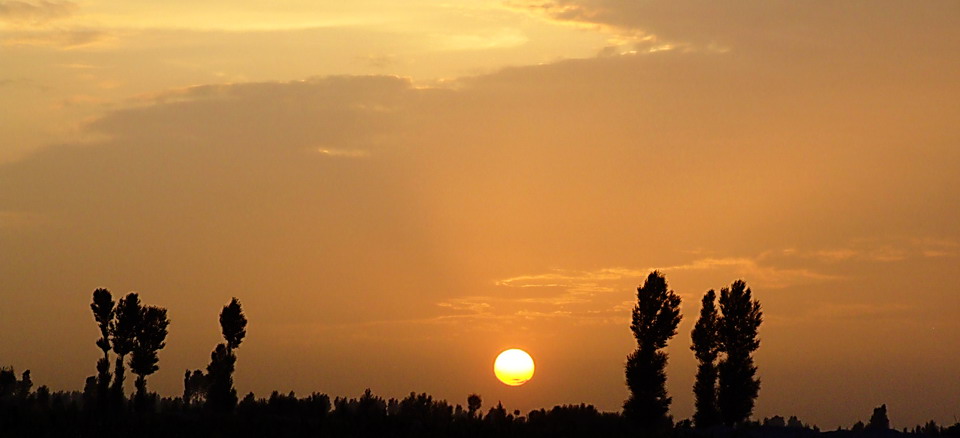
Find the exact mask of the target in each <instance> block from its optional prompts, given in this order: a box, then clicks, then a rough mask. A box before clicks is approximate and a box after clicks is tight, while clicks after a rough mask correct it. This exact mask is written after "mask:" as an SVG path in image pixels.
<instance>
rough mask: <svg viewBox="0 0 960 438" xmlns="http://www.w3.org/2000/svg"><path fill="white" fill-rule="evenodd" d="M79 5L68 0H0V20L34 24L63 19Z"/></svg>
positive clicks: (73, 12) (16, 23) (18, 23)
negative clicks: (31, 0)
mask: <svg viewBox="0 0 960 438" xmlns="http://www.w3.org/2000/svg"><path fill="white" fill-rule="evenodd" d="M77 9H79V7H78V6H77V4H76V3H74V2H70V1H47V0H40V1H34V2H28V1H16V0H15V1H2V2H0V22H6V23H10V24H14V25H21V26H23V25H26V26H36V25H42V24H46V23H48V22H50V21H54V20H59V19H63V18H66V17H69V16H71V15H73V14H75V13H76V11H77Z"/></svg>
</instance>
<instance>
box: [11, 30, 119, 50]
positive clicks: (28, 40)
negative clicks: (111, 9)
mask: <svg viewBox="0 0 960 438" xmlns="http://www.w3.org/2000/svg"><path fill="white" fill-rule="evenodd" d="M112 38H113V35H112V34H110V33H109V32H107V31H104V30H99V29H83V28H53V29H42V30H32V29H30V30H14V31H10V32H6V33H5V34H4V35H3V37H2V38H0V46H10V47H15V46H38V47H54V48H58V49H64V50H69V49H79V48H84V47H89V46H93V45H97V44H102V43H104V42H107V41H109V40H111V39H112Z"/></svg>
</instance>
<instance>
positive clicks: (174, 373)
mask: <svg viewBox="0 0 960 438" xmlns="http://www.w3.org/2000/svg"><path fill="white" fill-rule="evenodd" d="M958 22H960V2H957V1H954V0H942V1H916V2H903V1H893V0H874V1H847V2H834V1H824V0H816V1H807V2H796V1H786V0H782V1H781V0H764V1H760V0H742V1H738V2H714V1H706V0H670V1H667V0H647V1H620V0H505V1H500V0H489V1H481V0H463V1H448V2H441V1H428V0H411V1H404V2H396V1H385V0H384V1H374V0H371V1H357V2H318V1H306V0H296V1H290V0H288V1H272V2H265V1H260V0H257V1H254V0H243V1H231V2H221V1H219V0H210V1H204V2H187V1H180V0H174V1H166V2H155V1H140V0H136V1H133V0H123V1H120V0H98V1H95V0H91V1H77V2H72V1H55V0H22V1H9V0H4V1H0V114H3V117H2V118H0V133H2V139H0V279H2V281H0V303H2V305H0V365H13V366H15V367H16V368H17V369H18V370H20V369H28V368H29V369H31V370H32V371H33V376H34V377H33V378H34V381H35V382H37V384H38V385H39V384H47V385H50V386H51V387H52V388H54V389H79V388H80V387H82V384H83V380H84V378H85V377H86V376H88V375H92V374H94V373H95V363H96V358H97V356H98V355H99V350H98V349H97V348H96V346H95V345H94V342H95V340H96V339H97V337H98V331H97V327H96V325H95V323H94V321H93V318H92V315H91V314H90V310H89V302H90V298H91V293H92V291H93V290H94V289H95V288H97V287H106V288H109V289H110V290H111V291H113V292H114V295H115V296H116V295H121V294H125V293H126V292H128V291H133V290H135V291H139V292H140V293H141V297H142V299H143V300H144V301H145V302H146V303H148V304H155V305H161V306H165V307H167V308H168V309H169V314H170V318H171V320H172V323H171V326H170V336H169V337H168V346H167V348H166V349H164V350H163V351H162V352H161V353H160V358H161V361H160V371H159V372H158V373H157V374H155V375H153V376H151V378H150V380H149V382H150V387H151V389H153V390H156V391H159V392H161V393H162V394H165V395H175V394H179V393H180V392H181V391H182V386H181V385H182V376H183V370H184V369H187V368H190V369H195V368H203V367H204V366H205V365H206V363H207V362H208V360H209V353H210V351H211V349H212V348H213V347H214V346H215V344H216V343H217V340H218V339H219V336H220V335H219V327H218V325H217V313H218V312H219V309H220V307H221V306H223V305H224V304H226V303H227V302H228V301H229V299H230V297H231V296H237V297H239V298H240V299H241V300H242V302H243V305H244V309H245V311H246V313H247V316H248V318H249V320H250V325H249V327H248V338H247V340H246V342H244V344H243V347H242V348H241V349H240V350H239V352H238V355H239V362H238V369H237V375H236V386H237V389H238V391H239V392H241V393H246V392H248V391H254V392H255V393H257V394H258V395H261V396H264V395H267V394H268V393H269V391H271V390H274V389H278V390H281V391H284V392H285V391H290V390H295V391H297V393H299V394H305V393H309V392H311V391H322V392H327V393H329V394H332V395H352V396H356V395H358V394H360V393H361V392H362V391H363V389H364V388H366V387H370V388H372V389H373V390H374V392H376V393H377V394H381V395H383V396H387V397H400V396H403V395H405V394H407V393H409V392H410V391H417V392H421V391H426V392H429V393H431V394H432V395H434V396H436V397H440V398H445V399H448V400H451V401H453V402H457V403H465V399H466V396H467V395H468V394H469V393H472V392H478V393H480V394H481V395H482V396H483V399H484V402H485V405H486V407H489V406H491V405H495V404H496V401H497V400H502V401H503V403H504V406H505V407H507V408H508V409H510V410H512V409H514V408H519V409H521V410H524V411H527V410H529V409H533V408H539V407H550V406H553V405H555V404H561V403H581V402H585V403H591V404H595V405H597V406H598V407H599V408H601V409H604V410H617V409H619V408H620V405H621V404H622V402H623V400H624V399H625V397H626V393H627V390H626V387H625V385H624V377H623V363H624V361H625V357H626V355H627V353H629V352H630V350H631V349H632V348H633V339H632V337H631V334H630V331H629V328H628V326H629V321H628V320H629V309H630V306H631V305H632V304H631V302H632V300H633V299H634V295H635V288H636V287H637V285H638V283H639V282H641V281H642V279H643V278H644V277H645V275H646V274H647V273H648V272H649V270H651V269H661V270H663V271H664V272H665V274H666V276H667V279H668V281H669V282H670V285H671V287H672V288H673V289H674V290H676V291H677V292H678V293H679V294H680V295H681V297H682V298H683V300H684V301H683V314H684V320H683V322H682V323H681V325H680V334H679V335H678V336H677V337H676V338H675V339H674V340H673V341H672V343H671V345H670V348H669V352H670V355H671V357H670V364H669V367H668V390H669V392H670V395H671V396H672V397H673V400H674V401H673V406H672V413H673V415H674V418H677V419H681V418H687V417H689V416H690V415H691V414H692V411H693V401H692V395H691V387H692V384H693V377H694V373H695V361H694V358H693V354H692V352H690V351H689V344H690V341H689V333H690V330H691V328H692V325H693V322H694V320H695V318H696V314H697V312H698V310H699V298H700V296H701V295H702V294H703V293H704V292H705V291H706V290H707V289H709V288H720V287H723V286H726V285H729V284H730V283H731V282H732V281H733V280H736V279H738V278H742V279H744V280H745V281H746V282H747V283H748V285H750V286H751V287H752V288H753V290H754V294H755V296H756V297H757V298H759V299H760V300H761V302H762V304H763V307H764V314H765V317H766V319H765V322H764V325H763V326H762V327H761V330H760V334H761V338H762V345H761V348H760V350H759V351H758V353H757V363H758V366H759V369H760V371H759V374H760V378H761V381H762V388H761V391H760V398H759V400H758V404H757V409H756V410H755V414H754V417H755V418H762V417H764V416H771V415H798V416H799V417H800V418H801V419H802V420H803V421H805V422H813V423H816V424H819V425H820V426H821V427H823V428H833V427H836V426H838V425H844V426H849V425H851V424H852V423H854V422H855V421H857V420H866V419H867V416H868V415H869V413H870V412H871V409H872V408H873V407H876V406H878V405H880V404H881V403H886V404H887V405H888V407H889V409H890V416H891V421H892V424H893V425H894V426H895V427H903V426H913V425H914V424H916V423H919V422H923V421H926V420H929V419H935V420H936V421H938V422H939V423H952V422H953V421H954V416H955V415H958V414H960V400H958V398H957V394H958V393H960V378H958V372H960V366H958V365H957V364H958V363H960V342H958V340H960V277H958V272H960V271H958V268H960V226H958V224H960V172H958V171H960V124H958V123H957V121H958V120H960V81H958V79H957V78H958V77H960V26H957V25H956V23H958ZM512 347H516V348H522V349H524V350H526V351H528V352H530V353H531V355H532V356H533V358H534V360H535V361H536V366H537V371H536V376H535V377H534V378H533V379H532V380H531V381H530V382H528V383H527V384H525V385H523V386H522V387H517V388H508V387H506V386H504V385H502V384H501V383H499V382H498V381H497V380H496V378H495V377H494V375H493V373H492V364H493V360H494V358H495V357H496V355H497V354H498V353H499V352H500V351H502V350H504V349H506V348H512Z"/></svg>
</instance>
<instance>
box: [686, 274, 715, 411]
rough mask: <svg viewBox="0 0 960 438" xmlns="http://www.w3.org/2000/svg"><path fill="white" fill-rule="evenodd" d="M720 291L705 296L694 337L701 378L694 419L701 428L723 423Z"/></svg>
mask: <svg viewBox="0 0 960 438" xmlns="http://www.w3.org/2000/svg"><path fill="white" fill-rule="evenodd" d="M716 298H717V293H716V292H714V290H713V289H710V290H708V291H707V293H706V294H704V296H703V301H702V304H701V307H700V319H698V320H697V323H696V325H694V327H693V332H692V333H691V334H690V337H691V338H692V340H693V345H691V346H690V349H691V350H693V352H694V355H695V356H696V357H697V361H699V364H698V365H697V378H696V382H695V383H694V384H693V395H694V398H695V399H696V401H695V408H696V412H695V413H694V414H693V422H694V424H695V425H696V427H698V428H708V427H711V426H715V425H717V424H719V423H720V410H719V408H718V407H717V363H716V362H717V355H718V354H719V353H720V339H719V338H718V334H717V326H718V324H719V317H718V316H717V307H716V304H715V302H716Z"/></svg>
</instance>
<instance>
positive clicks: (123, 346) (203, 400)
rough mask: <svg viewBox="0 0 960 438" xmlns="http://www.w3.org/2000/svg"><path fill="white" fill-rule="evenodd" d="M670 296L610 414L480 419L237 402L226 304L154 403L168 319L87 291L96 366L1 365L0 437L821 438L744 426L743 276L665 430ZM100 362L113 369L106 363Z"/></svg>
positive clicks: (709, 305)
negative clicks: (172, 385) (54, 375)
mask: <svg viewBox="0 0 960 438" xmlns="http://www.w3.org/2000/svg"><path fill="white" fill-rule="evenodd" d="M680 303H681V300H680V296H679V295H677V294H676V293H675V292H674V291H673V290H670V288H669V287H668V285H667V281H666V278H665V276H664V275H663V274H662V273H660V272H658V271H653V272H651V273H650V274H649V275H648V276H647V278H646V279H645V281H644V282H643V284H642V285H640V286H639V287H638V288H637V301H636V304H635V305H634V307H633V309H632V312H631V323H630V330H631V332H632V333H633V335H634V337H635V339H636V341H637V346H636V348H635V349H634V351H632V352H631V353H630V354H629V355H628V356H627V358H626V365H625V367H624V371H625V377H626V384H627V387H628V389H629V392H630V394H629V396H628V398H627V400H625V401H624V404H623V410H622V411H621V412H613V413H610V412H600V411H598V410H597V409H596V408H595V407H593V406H591V405H585V404H580V405H562V406H555V407H554V408H552V409H550V410H546V409H538V410H533V411H530V412H529V413H527V414H526V415H523V414H521V412H520V411H519V410H514V411H512V412H510V411H508V410H507V409H506V408H504V407H503V405H502V404H501V403H499V402H498V403H497V404H496V405H495V406H492V407H490V408H489V409H488V410H486V412H484V411H483V410H482V407H483V400H482V399H481V397H480V396H479V395H478V394H471V395H469V396H468V397H467V398H466V404H465V405H460V404H455V405H454V404H449V403H447V402H446V401H445V400H437V399H434V398H433V397H432V396H430V395H428V394H426V393H421V394H417V393H413V392H411V393H410V394H409V395H408V396H407V397H404V398H402V399H394V398H391V399H383V398H381V397H379V396H377V395H375V394H373V393H372V391H370V390H369V389H367V390H366V391H364V393H363V394H362V395H360V397H357V398H346V397H335V398H334V399H333V400H331V399H330V397H329V396H327V395H326V394H321V393H313V394H310V395H308V396H306V397H297V396H296V394H294V393H293V392H291V393H289V394H281V393H279V392H276V391H274V392H273V393H272V394H271V395H270V396H269V397H267V398H257V397H256V396H255V395H254V394H253V393H252V392H251V393H248V394H246V395H245V396H244V397H243V398H242V399H240V398H239V397H238V394H237V391H236V389H235V388H234V384H233V373H234V371H235V369H236V363H237V355H236V352H237V350H238V348H239V347H240V345H241V343H242V342H243V339H244V338H245V336H246V329H247V319H246V316H245V315H244V313H243V309H242V307H241V304H240V301H239V300H238V299H237V298H233V299H231V300H230V302H229V303H228V304H226V305H225V306H223V308H222V310H221V312H220V315H219V322H220V329H221V334H222V335H223V342H221V343H219V344H217V345H216V346H214V348H213V350H212V351H211V353H210V362H209V363H208V364H207V366H206V367H205V368H203V369H195V370H189V369H188V370H185V372H184V380H183V393H182V395H180V396H177V397H160V396H158V395H157V394H155V393H151V392H149V391H148V387H147V378H148V377H149V376H150V375H151V374H153V373H155V372H156V371H157V370H158V369H159V352H160V351H161V350H162V349H163V348H164V347H165V346H166V342H165V341H166V337H167V329H168V326H169V325H170V320H169V318H168V316H167V310H166V309H165V308H162V307H158V306H152V305H145V304H143V303H142V302H141V301H140V296H139V294H137V293H135V292H131V293H129V294H127V295H126V296H124V297H122V298H120V299H119V300H118V301H114V299H113V296H112V294H111V293H110V292H109V291H108V290H106V289H96V290H95V291H94V292H93V299H92V302H91V304H90V308H91V311H92V313H93V319H94V321H95V322H96V324H97V327H98V329H99V332H100V336H99V338H98V339H96V341H95V344H96V346H97V347H98V348H99V350H100V351H101V352H102V354H103V356H102V357H100V358H98V360H97V363H96V374H95V375H92V376H90V377H88V378H87V379H86V384H85V386H84V389H83V391H82V392H79V391H73V392H64V391H59V392H55V393H51V391H50V390H49V388H47V387H46V386H40V387H39V388H37V389H36V390H33V389H32V388H33V382H32V378H31V374H30V371H29V370H27V371H24V372H23V373H22V374H21V375H20V378H19V379H18V378H17V375H16V374H15V373H14V370H13V369H12V368H0V436H3V437H6V436H63V435H76V436H87V435H90V436H141V435H143V436H198V437H199V436H204V437H207V436H230V437H237V436H377V437H381V436H387V437H389V436H456V437H479V436H518V437H519V436H537V437H540V436H542V437H565V436H610V437H620V436H623V437H626V436H644V437H663V438H668V437H670V438H672V437H676V438H706V437H710V438H733V437H736V436H741V435H743V436H750V437H775V438H804V437H812V436H814V435H819V434H820V433H821V432H820V430H819V429H817V428H816V427H815V426H810V425H807V424H804V423H802V422H801V421H800V420H798V419H797V418H796V417H790V418H789V419H787V420H785V419H784V418H783V417H779V416H774V417H772V418H767V419H764V420H762V421H752V420H751V419H750V417H751V415H752V414H753V408H754V405H755V401H756V399H757V397H758V395H759V390H760V380H759V378H758V377H757V375H756V374H757V367H756V365H755V364H754V360H753V353H754V352H755V351H756V350H757V349H758V348H759V346H760V339H759V327H760V325H761V323H762V322H763V313H762V311H761V306H760V302H759V300H757V299H755V298H754V297H753V294H752V291H751V289H750V288H749V287H747V285H746V283H745V282H743V281H742V280H737V281H735V282H733V283H732V284H731V285H730V286H729V287H724V288H721V289H720V292H719V295H718V294H717V292H716V291H715V290H713V289H711V290H708V291H707V292H706V293H705V294H704V295H703V298H702V300H701V307H700V313H699V318H698V320H697V321H696V323H695V325H694V327H693V330H692V331H691V333H690V336H691V340H692V343H691V347H690V348H691V350H692V351H693V354H694V357H695V358H696V360H697V363H698V366H697V374H696V379H695V383H694V386H693V388H692V390H693V394H694V396H695V413H694V415H693V418H692V419H688V420H683V421H679V422H674V421H673V418H672V416H670V414H669V410H670V404H671V398H670V397H669V396H668V394H667V391H666V379H667V375H666V365H667V361H668V356H667V353H666V351H665V348H666V347H667V344H668V342H669V341H670V340H671V339H672V338H673V337H674V336H675V335H676V334H677V327H678V326H679V323H680V321H681V319H682V316H681V313H680ZM111 363H112V364H113V366H112V367H111ZM128 367H129V371H130V372H131V373H133V374H134V375H136V376H137V377H136V379H135V382H134V388H135V391H134V393H133V394H131V396H130V397H129V398H128V397H127V396H126V395H125V393H124V379H125V374H126V371H127V368H128ZM903 432H904V433H908V432H910V433H913V434H915V435H922V436H925V437H927V436H929V437H935V436H943V437H960V423H958V424H956V425H953V426H950V427H942V426H939V425H937V424H936V423H934V422H932V421H931V422H928V423H926V424H925V425H922V426H921V425H918V426H917V427H915V428H913V430H912V431H910V430H907V429H904V430H903ZM827 433H830V434H839V435H838V438H846V437H847V435H851V436H852V437H860V436H862V435H866V436H882V437H888V436H889V434H890V433H899V432H896V431H892V430H891V429H890V422H889V420H888V419H887V410H886V405H883V406H880V407H878V408H877V409H875V410H874V412H873V415H872V416H871V418H870V421H869V422H868V423H867V424H864V423H862V422H858V423H856V424H854V425H853V426H852V427H851V428H850V429H849V430H843V429H838V430H837V431H834V432H827Z"/></svg>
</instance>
